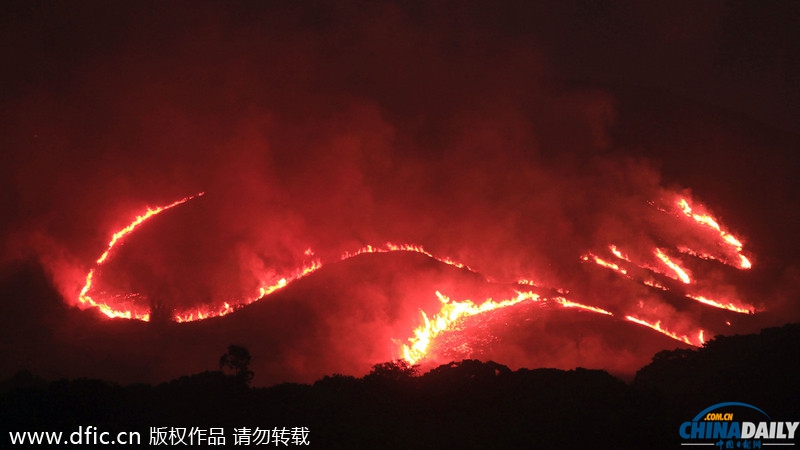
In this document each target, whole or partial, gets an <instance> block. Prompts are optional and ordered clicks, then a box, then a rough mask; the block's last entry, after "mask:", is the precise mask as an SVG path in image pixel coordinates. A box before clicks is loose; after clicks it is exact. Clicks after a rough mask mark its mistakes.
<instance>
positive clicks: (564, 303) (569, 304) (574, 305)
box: [553, 297, 614, 316]
mask: <svg viewBox="0 0 800 450" xmlns="http://www.w3.org/2000/svg"><path fill="white" fill-rule="evenodd" d="M553 300H555V301H556V302H557V303H558V304H560V305H561V306H563V307H565V308H579V309H583V310H586V311H591V312H596V313H598V314H605V315H607V316H613V315H614V314H612V313H610V312H608V311H606V310H605V309H603V308H598V307H596V306H589V305H584V304H582V303H577V302H573V301H572V300H567V299H565V298H564V297H556V298H554V299H553Z"/></svg>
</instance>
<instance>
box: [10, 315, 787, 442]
mask: <svg viewBox="0 0 800 450" xmlns="http://www.w3.org/2000/svg"><path fill="white" fill-rule="evenodd" d="M248 362H249V355H248V354H247V351H246V349H243V348H241V347H236V346H231V348H230V349H229V351H228V353H226V354H225V355H223V357H222V358H220V368H221V370H220V371H218V372H217V371H215V372H204V373H200V374H196V375H192V376H187V377H182V378H179V379H176V380H174V381H171V382H168V383H163V384H161V385H158V386H150V385H130V386H119V385H116V384H112V383H108V382H105V381H101V380H92V379H77V380H61V381H55V382H51V383H47V382H45V381H43V380H40V379H38V378H36V377H35V376H33V375H32V374H30V373H26V372H20V373H18V374H17V375H16V376H15V377H13V378H11V379H9V380H7V381H5V382H3V383H2V385H0V389H2V394H1V395H0V405H2V407H1V408H0V414H2V416H1V417H0V420H1V421H2V423H3V424H4V427H5V428H6V430H4V435H3V436H2V442H3V446H6V445H8V442H9V441H8V440H9V434H8V431H64V432H65V434H68V433H69V432H72V431H74V430H77V429H78V427H79V426H83V427H84V428H85V427H86V426H87V425H92V426H95V427H97V429H98V430H101V431H111V432H116V431H131V430H136V431H140V432H141V435H142V446H143V447H149V444H150V442H151V441H150V439H151V427H167V428H166V429H167V430H169V429H170V427H173V428H177V427H187V428H191V427H197V428H205V429H210V428H223V429H224V433H225V436H226V446H227V447H238V446H236V445H234V443H235V442H234V430H235V429H239V430H241V429H242V428H249V429H250V430H255V429H256V428H257V427H258V428H260V429H269V430H273V429H274V428H276V427H277V428H283V427H286V428H287V429H291V428H293V427H307V428H308V434H307V436H306V439H307V441H308V442H309V443H310V444H311V446H313V447H317V448H375V449H377V448H537V449H547V448H573V449H602V448H609V449H611V448H613V449H620V448H626V449H627V448H631V449H648V448H679V447H680V442H681V441H680V438H679V435H678V427H679V425H680V423H682V422H684V421H688V420H691V418H692V417H694V416H695V415H696V414H697V413H698V412H699V411H701V410H703V409H704V408H706V407H708V406H710V405H713V404H716V403H720V402H728V401H736V402H745V403H750V404H752V405H756V406H758V407H759V408H761V409H762V410H764V411H765V412H767V413H768V414H769V415H770V417H771V418H772V420H793V421H797V420H800V387H798V382H799V381H800V325H786V326H784V327H781V328H771V329H765V330H763V331H762V332H761V333H760V334H759V335H748V336H733V337H717V338H716V339H715V340H713V341H711V342H709V343H708V344H707V345H706V346H705V347H704V348H701V349H698V350H674V351H665V352H661V353H659V354H657V355H656V356H655V357H654V359H653V362H652V363H651V364H650V365H648V366H646V367H644V368H642V369H641V370H640V371H639V372H638V374H637V375H636V378H635V380H634V381H633V382H632V383H629V384H628V383H624V382H622V381H620V380H618V379H616V378H614V377H612V376H611V375H609V374H608V373H606V372H604V371H598V370H585V369H580V368H579V369H575V370H570V371H562V370H555V369H535V370H528V369H520V370H517V371H511V370H509V369H508V368H507V367H505V366H503V365H500V364H497V363H494V362H491V361H490V362H480V361H475V360H465V361H461V362H457V363H455V362H454V363H450V364H447V365H443V366H440V367H438V368H436V369H434V370H432V371H430V372H428V373H425V374H423V375H418V374H416V373H415V368H413V367H408V366H407V365H405V364H403V363H402V362H389V363H383V364H378V365H376V366H375V367H374V368H373V370H372V372H371V373H370V374H369V375H367V376H365V377H363V378H354V377H350V376H343V375H332V376H326V377H325V378H323V379H321V380H319V381H317V382H316V383H314V384H313V385H300V384H281V385H276V386H272V387H268V388H251V387H249V386H248V383H249V381H250V379H251V377H252V373H251V372H249V370H248ZM250 444H251V445H254V444H255V441H254V440H253V441H251V443H250ZM269 445H272V446H274V443H273V441H270V444H269ZM205 446H206V445H202V446H194V447H195V448H199V447H205ZM279 446H280V447H283V445H282V444H281V445H279ZM288 446H296V445H295V444H293V442H292V441H289V442H288ZM262 448H263V447H262Z"/></svg>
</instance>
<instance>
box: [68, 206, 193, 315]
mask: <svg viewBox="0 0 800 450" xmlns="http://www.w3.org/2000/svg"><path fill="white" fill-rule="evenodd" d="M203 194H205V193H204V192H200V193H198V194H196V195H191V196H189V197H184V198H182V199H180V200H177V201H175V202H172V203H170V204H169V205H165V206H158V207H156V208H150V207H148V208H147V211H145V212H144V213H142V214H140V215H138V216H136V218H135V219H134V220H133V222H131V223H130V224H128V225H127V226H126V227H125V228H123V229H121V230H119V231H117V232H116V233H114V234H113V235H112V236H111V241H109V243H108V247H107V248H106V251H104V252H103V254H102V255H100V257H99V258H98V259H97V261H96V263H95V264H96V266H95V267H94V268H93V269H91V270H89V273H88V274H86V282H85V283H84V285H83V288H82V289H81V292H80V294H78V304H80V305H82V306H91V307H95V308H98V309H99V310H100V311H101V312H102V313H103V314H105V315H106V316H108V317H111V318H115V317H123V318H126V319H138V320H143V321H145V322H146V321H148V320H150V313H149V312H136V311H133V310H131V309H115V308H113V307H111V306H109V305H108V304H107V303H106V302H97V301H95V300H94V299H92V297H90V296H89V291H91V289H92V278H93V277H94V274H95V269H97V268H99V267H100V266H101V265H102V264H103V263H105V262H106V261H107V260H108V258H109V256H110V255H111V250H112V249H113V248H114V246H115V245H117V243H119V241H120V240H121V239H122V238H124V237H125V236H127V235H129V234H130V233H132V232H133V230H135V229H136V228H137V227H138V226H139V225H141V224H142V223H144V222H145V221H146V220H147V219H149V218H151V217H153V216H155V215H156V214H159V213H161V212H163V211H166V210H168V209H170V208H174V207H175V206H178V205H181V204H183V203H186V202H188V201H189V200H191V199H193V198H195V197H200V196H202V195H203Z"/></svg>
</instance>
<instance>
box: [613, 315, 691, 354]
mask: <svg viewBox="0 0 800 450" xmlns="http://www.w3.org/2000/svg"><path fill="white" fill-rule="evenodd" d="M625 318H626V319H628V320H630V321H631V322H633V323H638V324H639V325H644V326H646V327H648V328H651V329H653V330H656V331H658V332H659V333H661V334H663V335H664V336H667V337H670V338H672V339H675V340H676V341H680V342H683V343H685V344H688V345H691V346H694V347H697V346H700V345H703V343H704V342H705V341H704V339H703V330H700V331H699V332H698V335H697V341H696V342H692V340H691V339H689V337H688V336H686V335H683V336H679V335H677V334H676V333H673V332H672V331H669V330H667V329H665V328H664V327H662V326H661V321H660V320H659V321H657V322H656V323H650V322H648V321H646V320H642V319H639V318H637V317H633V316H625Z"/></svg>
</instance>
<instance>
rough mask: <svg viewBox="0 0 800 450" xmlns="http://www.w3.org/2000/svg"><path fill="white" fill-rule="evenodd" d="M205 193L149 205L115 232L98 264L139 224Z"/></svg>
mask: <svg viewBox="0 0 800 450" xmlns="http://www.w3.org/2000/svg"><path fill="white" fill-rule="evenodd" d="M203 194H205V192H200V193H198V194H197V195H191V196H189V197H184V198H182V199H180V200H178V201H175V202H172V203H170V204H169V205H166V206H159V207H156V208H150V207H148V208H147V211H146V212H145V213H144V214H141V215H139V216H136V219H135V220H134V221H133V222H131V223H130V224H128V226H126V227H125V228H123V229H121V230H119V231H117V232H116V233H114V235H113V236H111V241H110V242H109V243H108V248H107V249H106V251H105V252H103V254H102V255H100V258H98V259H97V264H98V265H100V264H103V263H104V262H105V260H106V259H108V255H109V253H111V249H113V248H114V246H115V245H117V242H119V240H120V239H122V238H123V237H125V236H127V235H128V234H130V233H131V232H133V230H135V229H136V227H138V226H139V225H141V224H142V223H144V221H145V220H147V219H149V218H151V217H153V216H155V215H156V214H158V213H160V212H162V211H166V210H168V209H170V208H174V207H176V206H178V205H182V204H184V203H186V202H188V201H189V200H191V199H193V198H195V197H200V196H202V195H203Z"/></svg>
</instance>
